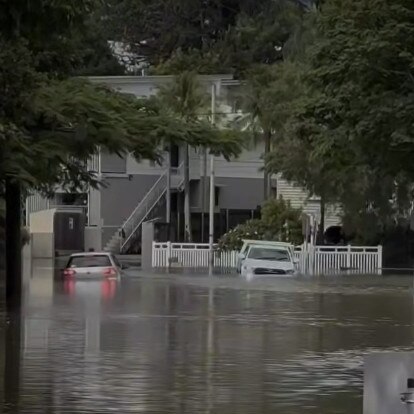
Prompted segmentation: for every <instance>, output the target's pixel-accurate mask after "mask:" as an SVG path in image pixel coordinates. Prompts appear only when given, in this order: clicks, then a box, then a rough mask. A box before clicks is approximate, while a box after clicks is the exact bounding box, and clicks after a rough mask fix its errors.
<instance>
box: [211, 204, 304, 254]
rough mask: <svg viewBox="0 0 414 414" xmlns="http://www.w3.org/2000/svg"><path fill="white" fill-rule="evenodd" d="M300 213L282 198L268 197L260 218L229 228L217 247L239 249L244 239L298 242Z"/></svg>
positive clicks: (300, 230) (299, 237)
mask: <svg viewBox="0 0 414 414" xmlns="http://www.w3.org/2000/svg"><path fill="white" fill-rule="evenodd" d="M301 214H302V212H301V211H300V210H296V209H294V208H292V207H291V206H290V204H289V203H288V202H286V201H285V200H283V198H279V199H270V200H268V201H267V202H266V203H265V204H264V206H263V208H262V218H261V219H260V220H258V219H255V220H248V221H246V223H244V224H239V225H238V226H236V227H235V228H234V229H232V230H230V231H229V232H228V233H226V234H225V235H223V237H222V238H221V239H220V240H219V243H218V245H219V249H220V250H240V249H241V247H242V245H243V240H245V239H250V240H270V241H283V242H291V243H293V244H300V243H302V241H303V237H302V221H301Z"/></svg>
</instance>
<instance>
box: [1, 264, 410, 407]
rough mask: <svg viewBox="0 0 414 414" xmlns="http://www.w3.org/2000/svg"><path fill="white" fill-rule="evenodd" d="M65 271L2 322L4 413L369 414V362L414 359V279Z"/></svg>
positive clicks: (35, 284) (38, 269) (31, 282)
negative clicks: (100, 275) (113, 275)
mask: <svg viewBox="0 0 414 414" xmlns="http://www.w3.org/2000/svg"><path fill="white" fill-rule="evenodd" d="M53 273H54V271H53V269H52V267H51V264H50V263H46V262H38V263H34V264H33V265H32V266H30V269H29V270H28V275H27V278H26V294H25V301H24V302H25V304H24V307H23V309H22V312H21V315H20V316H19V315H17V314H14V315H6V314H5V313H4V312H3V313H2V314H1V315H2V316H1V320H0V412H2V413H5V414H11V413H13V414H38V413H39V414H40V413H42V414H43V413H51V414H52V413H53V414H61V413H62V414H63V413H65V414H66V413H67V414H84V413H102V414H105V413H125V414H128V413H157V414H164V413H165V414H167V413H168V414H184V413H189V414H190V413H191V414H194V413H216V414H230V413H231V414H237V413H240V414H254V413H257V414H270V413H272V414H273V413H277V414H299V413H300V414H304V413H307V414H320V413H352V414H353V413H361V412H362V386H363V357H364V355H366V354H367V353H370V352H373V351H396V350H414V300H413V297H414V296H413V289H412V283H413V278H412V276H406V277H404V276H398V277H397V276H395V277H393V276H383V277H380V276H349V275H348V276H333V277H301V278H295V279H283V278H273V279H269V278H265V279H258V280H253V281H252V282H247V281H244V280H242V279H241V278H239V277H236V276H230V275H225V276H214V277H209V276H206V275H202V274H196V275H191V274H190V273H187V274H174V275H166V274H164V275H160V274H158V275H157V274H146V273H142V272H139V271H135V270H133V269H130V270H129V271H128V272H127V274H126V276H125V277H124V278H123V279H122V280H121V281H120V282H119V283H116V282H110V281H72V282H66V283H64V282H63V281H61V280H54V278H53Z"/></svg>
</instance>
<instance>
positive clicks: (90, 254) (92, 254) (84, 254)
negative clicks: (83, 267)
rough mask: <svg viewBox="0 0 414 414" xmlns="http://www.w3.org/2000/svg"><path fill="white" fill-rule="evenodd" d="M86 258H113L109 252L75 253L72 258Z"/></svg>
mask: <svg viewBox="0 0 414 414" xmlns="http://www.w3.org/2000/svg"><path fill="white" fill-rule="evenodd" d="M84 256H111V253H109V252H83V253H73V254H71V255H70V257H84Z"/></svg>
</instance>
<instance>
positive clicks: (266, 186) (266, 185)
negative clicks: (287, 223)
mask: <svg viewBox="0 0 414 414" xmlns="http://www.w3.org/2000/svg"><path fill="white" fill-rule="evenodd" d="M264 140H265V141H264V143H265V151H264V156H265V160H266V158H267V156H268V155H269V153H270V147H271V142H272V132H271V131H265V133H264ZM269 194H270V175H269V173H268V172H267V171H266V169H265V170H264V174H263V199H264V200H265V201H266V200H267V199H268V198H269Z"/></svg>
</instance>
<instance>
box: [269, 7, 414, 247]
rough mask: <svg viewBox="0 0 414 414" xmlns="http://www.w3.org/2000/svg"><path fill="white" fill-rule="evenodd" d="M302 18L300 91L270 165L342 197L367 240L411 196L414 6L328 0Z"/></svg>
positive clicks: (327, 195) (352, 223)
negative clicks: (307, 24) (305, 30)
mask: <svg viewBox="0 0 414 414" xmlns="http://www.w3.org/2000/svg"><path fill="white" fill-rule="evenodd" d="M309 19H313V21H315V20H316V22H315V26H313V27H314V28H316V29H317V30H316V31H315V30H314V29H312V28H310V32H309V33H310V38H311V39H312V41H311V42H310V43H309V42H305V47H304V48H301V47H298V48H296V50H297V51H300V50H302V51H303V54H302V55H301V56H298V55H296V56H293V57H294V59H295V66H296V73H297V75H298V77H297V79H298V81H297V86H298V87H299V91H300V93H299V94H298V95H296V93H295V90H296V86H293V88H292V95H293V96H295V95H296V98H295V99H294V100H292V101H291V102H290V103H289V112H290V113H289V114H288V116H287V117H286V119H285V122H284V125H283V126H282V128H280V129H279V130H280V131H281V134H280V138H279V139H278V140H277V142H276V144H275V147H274V152H273V153H272V154H271V155H270V156H269V157H268V160H267V161H268V164H267V166H268V169H269V170H270V171H271V172H282V173H283V175H284V176H285V177H286V178H288V179H290V180H293V181H295V182H297V183H298V184H300V185H303V186H305V187H306V188H307V189H308V190H309V191H310V192H311V193H313V194H317V195H320V196H322V197H323V198H324V200H325V201H336V202H339V203H340V204H341V205H342V206H343V209H344V218H343V221H344V225H345V229H346V230H347V232H348V233H353V234H355V235H356V236H357V237H358V236H360V235H361V233H363V234H364V235H365V238H366V239H368V240H373V239H375V238H376V237H377V236H375V234H377V235H378V234H382V233H383V232H384V231H385V230H386V229H389V228H390V226H395V223H398V222H400V220H401V219H402V218H404V217H406V216H407V214H408V211H409V208H410V205H411V201H412V198H413V197H412V195H413V193H412V190H413V180H414V170H413V164H412V153H413V151H414V139H413V134H412V128H411V125H412V124H413V121H414V115H413V114H414V112H413V108H414V106H413V103H414V100H413V98H414V94H413V85H414V83H413V73H412V72H413V68H414V59H413V58H414V52H413V51H414V43H413V34H414V29H413V27H414V24H413V23H414V4H412V3H410V2H407V1H404V0H397V1H394V2H392V3H387V2H382V1H376V0H358V1H340V0H331V1H329V2H325V3H324V5H323V7H322V8H321V11H320V12H319V13H318V14H316V15H315V14H310V15H309ZM302 37H303V35H302ZM305 38H306V36H305ZM305 40H306V39H305ZM282 81H283V78H282ZM392 223H394V224H392Z"/></svg>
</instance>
